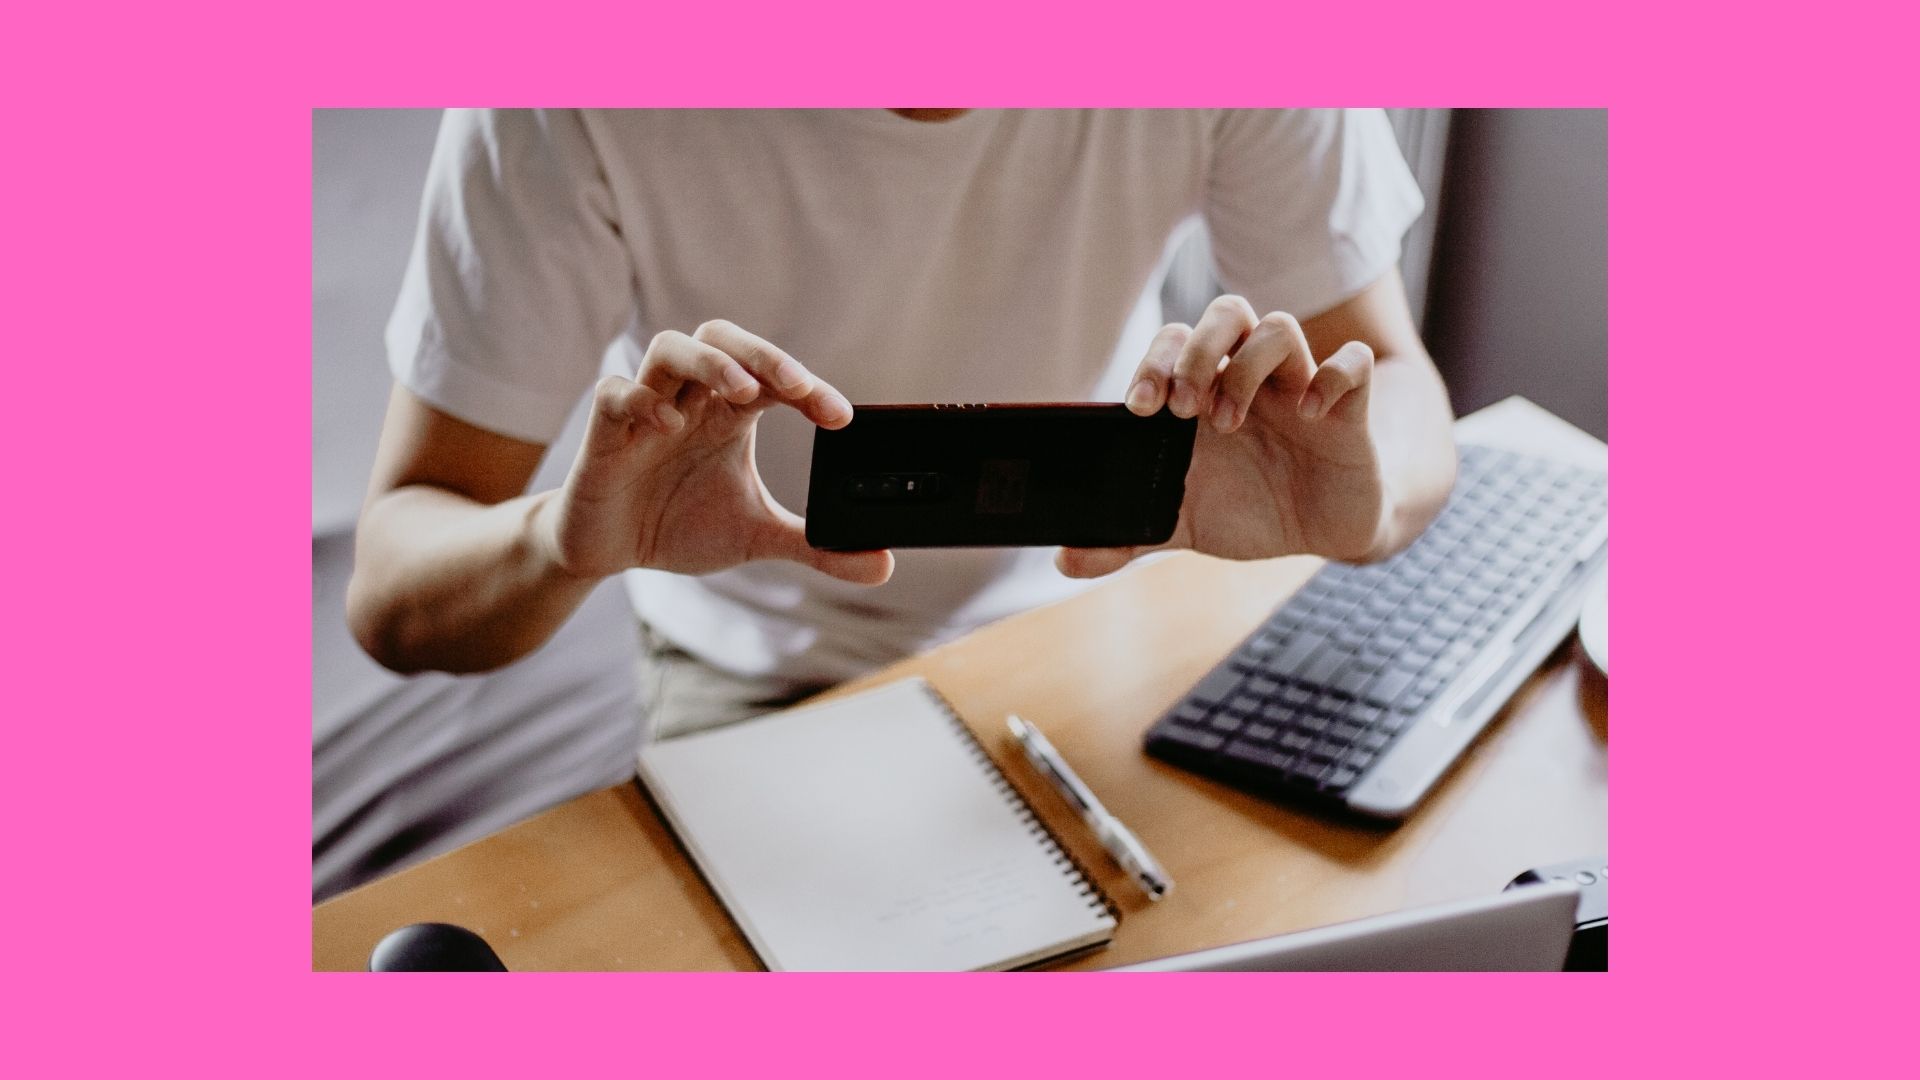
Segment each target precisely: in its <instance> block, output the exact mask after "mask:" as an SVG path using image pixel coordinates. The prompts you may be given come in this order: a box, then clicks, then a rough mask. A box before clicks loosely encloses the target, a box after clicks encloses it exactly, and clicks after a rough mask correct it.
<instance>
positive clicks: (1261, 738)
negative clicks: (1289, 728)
mask: <svg viewBox="0 0 1920 1080" xmlns="http://www.w3.org/2000/svg"><path fill="white" fill-rule="evenodd" d="M1241 734H1242V735H1245V736H1246V737H1247V738H1249V739H1253V740H1255V741H1257V742H1272V741H1273V738H1274V736H1276V735H1278V734H1280V732H1279V731H1278V730H1277V729H1275V728H1271V727H1268V726H1267V725H1265V724H1248V725H1247V730H1245V731H1243V732H1241Z"/></svg>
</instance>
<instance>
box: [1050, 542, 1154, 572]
mask: <svg viewBox="0 0 1920 1080" xmlns="http://www.w3.org/2000/svg"><path fill="white" fill-rule="evenodd" d="M1149 550H1151V549H1149V548H1141V547H1117V548H1061V549H1060V551H1059V553H1058V554H1056V555H1054V557H1053V565H1054V566H1056V567H1058V568H1059V570H1060V572H1061V573H1063V574H1065V575H1067V576H1068V577H1071V578H1095V577H1105V576H1106V575H1108V574H1111V573H1113V572H1114V571H1116V570H1118V569H1120V568H1121V567H1123V566H1125V565H1127V564H1128V563H1130V562H1132V561H1133V560H1134V559H1136V558H1138V557H1139V556H1140V555H1141V554H1143V553H1145V552H1146V551H1149Z"/></svg>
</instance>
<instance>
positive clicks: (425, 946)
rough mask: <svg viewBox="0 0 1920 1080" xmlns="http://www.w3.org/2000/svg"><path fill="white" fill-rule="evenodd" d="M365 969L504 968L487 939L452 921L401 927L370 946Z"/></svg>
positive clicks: (460, 969) (474, 969)
mask: <svg viewBox="0 0 1920 1080" xmlns="http://www.w3.org/2000/svg"><path fill="white" fill-rule="evenodd" d="M367 970H368V971H505V970H507V966H506V965H505V964H503V963H501V962H500V957H499V956H498V955H496V954H495V953H494V951H493V947H492V946H491V945H488V944H487V939H485V938H483V937H481V936H480V935H479V934H476V933H474V932H473V931H471V930H469V929H467V928H466V927H464V926H455V925H453V924H452V923H414V924H413V925H412V926H403V927H401V928H400V929H398V930H395V931H394V932H393V933H391V934H388V935H387V936H386V937H383V938H381V939H380V944H378V945H375V946H374V947H373V955H372V956H370V957H368V958H367Z"/></svg>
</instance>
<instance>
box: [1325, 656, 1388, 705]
mask: <svg viewBox="0 0 1920 1080" xmlns="http://www.w3.org/2000/svg"><path fill="white" fill-rule="evenodd" d="M1375 670H1378V669H1369V668H1367V667H1363V666H1361V665H1360V664H1359V663H1357V662H1356V663H1353V664H1349V665H1348V666H1347V667H1345V668H1342V669H1341V671H1340V673H1339V674H1338V675H1335V676H1334V677H1333V681H1332V682H1331V683H1329V684H1328V685H1329V686H1330V687H1331V688H1332V689H1334V690H1338V691H1339V692H1341V693H1343V694H1348V695H1351V696H1353V697H1359V696H1360V692H1361V691H1363V690H1365V689H1366V688H1367V685H1368V684H1369V683H1371V682H1373V672H1374V671H1375Z"/></svg>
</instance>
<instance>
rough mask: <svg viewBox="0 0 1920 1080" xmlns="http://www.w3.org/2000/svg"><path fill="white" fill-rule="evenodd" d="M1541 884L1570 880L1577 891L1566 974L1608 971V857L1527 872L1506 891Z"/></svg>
mask: <svg viewBox="0 0 1920 1080" xmlns="http://www.w3.org/2000/svg"><path fill="white" fill-rule="evenodd" d="M1542 881H1569V882H1572V883H1573V884H1575V885H1577V886H1579V888H1580V906H1579V907H1577V908H1575V909H1574V913H1573V944H1572V945H1570V946H1568V947H1567V964H1566V968H1565V969H1564V970H1567V971H1605V970H1607V857H1606V856H1605V855H1601V856H1599V857H1597V858H1592V859H1576V860H1574V861H1573V862H1564V863H1556V864H1555V865H1553V866H1542V867H1538V868H1536V869H1533V870H1529V871H1527V872H1526V873H1524V874H1521V875H1520V876H1519V877H1517V878H1514V879H1513V883H1512V884H1510V885H1508V886H1507V888H1509V889H1517V888H1519V887H1521V886H1522V885H1532V884H1536V883H1538V882H1542Z"/></svg>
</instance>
